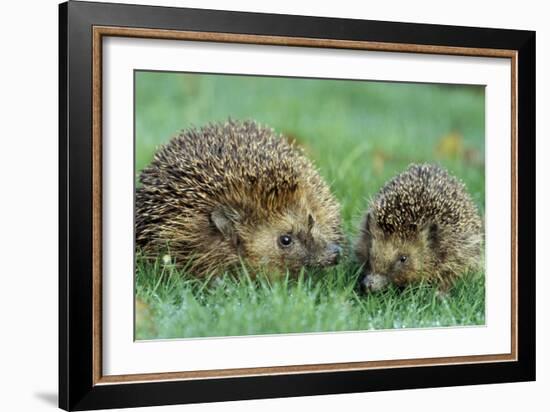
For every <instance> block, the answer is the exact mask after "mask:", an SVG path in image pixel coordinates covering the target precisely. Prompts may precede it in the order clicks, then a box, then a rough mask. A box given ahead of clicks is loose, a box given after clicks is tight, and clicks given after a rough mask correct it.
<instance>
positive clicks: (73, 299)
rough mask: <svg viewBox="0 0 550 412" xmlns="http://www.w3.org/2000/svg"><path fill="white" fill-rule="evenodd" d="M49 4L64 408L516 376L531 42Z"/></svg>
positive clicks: (529, 374) (438, 28)
mask: <svg viewBox="0 0 550 412" xmlns="http://www.w3.org/2000/svg"><path fill="white" fill-rule="evenodd" d="M59 12H60V13H59V23H60V25H59V39H60V48H59V50H60V53H59V62H60V66H59V67H60V69H59V75H60V77H59V79H60V82H59V85H60V90H59V96H60V99H59V124H60V134H59V139H60V145H59V159H60V161H59V165H60V173H59V186H60V191H59V196H60V198H59V207H60V210H59V212H60V223H59V234H60V236H59V251H60V254H59V263H60V265H59V326H60V327H59V355H60V356H59V372H60V373H59V388H60V389H59V404H60V406H61V407H62V408H64V409H66V410H89V409H105V408H117V407H120V408H122V407H133V406H134V407H135V406H152V405H173V404H179V403H195V402H220V401H227V400H240V399H260V398H273V397H291V396H308V395H323V394H336V393H357V392H363V391H380V390H395V389H406V388H408V389H411V388H427V387H441V386H452V385H473V384H487V383H499V382H519V381H527V380H534V379H535V300H534V296H535V277H534V273H535V268H534V262H535V259H534V251H535V247H534V246H535V245H534V244H535V236H534V229H533V228H534V227H535V217H534V216H535V214H534V199H535V189H534V184H533V182H534V181H535V168H534V153H535V135H534V130H535V129H534V125H535V81H534V71H535V64H534V63H535V33H534V32H531V31H518V30H506V29H486V28H472V27H458V26H444V25H426V24H413V23H395V22H382V21H364V20H355V19H334V18H318V17H316V18H313V17H308V16H287V15H270V14H262V13H244V12H226V11H215V10H203V9H185V8H172V7H171V8H165V7H149V6H144V5H122V4H112V3H90V2H78V1H71V2H68V3H64V4H62V5H60V9H59ZM334 348H336V350H335V349H334Z"/></svg>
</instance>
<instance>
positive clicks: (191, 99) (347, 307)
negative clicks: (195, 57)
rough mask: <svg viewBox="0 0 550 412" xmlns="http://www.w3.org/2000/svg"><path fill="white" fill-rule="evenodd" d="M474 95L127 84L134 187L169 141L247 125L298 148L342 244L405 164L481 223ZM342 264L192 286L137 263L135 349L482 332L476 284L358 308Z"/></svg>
mask: <svg viewBox="0 0 550 412" xmlns="http://www.w3.org/2000/svg"><path fill="white" fill-rule="evenodd" d="M484 104H485V102H484V93H483V88H481V87H473V86H438V85H424V84H400V83H383V82H357V81H338V80H309V79H285V78H267V77H241V76H213V75H191V74H178V73H154V72H136V125H135V126H136V179H137V176H138V174H139V171H140V170H141V169H142V168H143V167H144V166H146V165H147V164H148V163H149V162H150V161H151V159H152V156H153V154H154V152H155V150H156V148H157V147H158V146H159V145H160V144H163V143H165V142H167V141H168V140H169V139H170V137H171V136H173V135H174V134H175V133H177V131H179V130H181V129H184V128H188V127H193V126H197V127H199V126H201V125H203V124H205V123H208V122H211V121H224V120H226V119H227V118H228V117H232V118H234V119H255V120H256V121H258V122H260V123H263V124H267V125H269V126H271V127H273V128H274V129H275V130H276V131H277V132H280V133H283V134H285V135H286V136H288V137H289V138H291V139H294V140H296V142H297V143H298V144H299V145H301V146H302V147H303V148H304V149H305V151H306V153H307V154H308V156H309V157H310V158H312V159H313V161H314V162H315V164H316V165H317V167H318V168H319V170H320V172H321V174H322V175H323V176H324V177H325V179H326V180H327V181H328V182H329V184H330V186H331V188H332V190H333V192H334V194H335V195H336V197H337V198H338V200H339V201H340V202H341V204H342V217H343V221H344V229H345V231H346V234H347V236H348V237H349V239H350V240H352V239H353V238H354V236H355V234H356V231H357V225H358V222H359V221H360V219H361V216H362V213H363V211H364V209H365V207H366V205H367V201H368V199H369V197H370V196H372V195H373V194H375V193H376V191H377V190H378V189H380V187H381V186H382V185H383V184H384V182H385V181H386V180H387V179H389V178H390V177H392V176H393V175H395V174H396V173H399V172H400V171H402V170H404V169H405V168H406V167H407V166H408V165H409V164H410V163H413V162H436V163H439V164H441V165H443V166H445V167H446V168H448V169H449V170H450V171H451V172H452V173H454V174H455V175H456V176H458V177H460V178H461V179H462V180H463V181H464V182H465V183H466V185H467V187H468V189H469V191H470V193H471V194H472V197H473V198H474V201H475V202H476V204H477V205H478V207H479V209H480V212H481V213H482V215H483V213H484V199H485V178H484V166H485V165H484ZM357 276H358V273H357V267H356V266H355V265H354V264H353V262H345V263H343V264H342V265H339V266H338V267H336V268H332V269H329V270H327V271H324V272H322V273H304V275H303V276H301V277H300V278H299V279H297V280H293V279H280V280H276V281H274V280H271V281H270V280H269V278H268V276H267V275H266V274H259V276H258V278H257V279H256V280H254V281H252V280H250V277H249V276H248V274H247V273H242V274H241V275H240V276H239V277H238V278H237V279H234V278H231V277H228V276H227V277H224V278H222V279H219V280H216V281H214V282H209V283H208V282H206V281H204V280H197V279H195V278H194V277H193V276H192V275H189V274H186V273H182V272H181V270H178V269H177V268H174V267H172V266H170V265H163V264H162V262H161V261H160V260H159V261H158V262H156V263H153V264H151V263H147V262H145V261H144V260H143V259H140V257H139V254H138V255H137V258H136V338H137V339H152V338H176V337H180V338H181V337H200V336H227V335H247V334H264V333H292V332H319V331H336V330H364V329H382V328H384V329H385V328H403V327H433V326H453V325H467V324H483V323H484V322H485V317H484V311H485V304H484V293H485V291H484V274H483V273H476V274H468V276H466V277H465V278H464V280H462V281H460V282H459V283H458V284H457V285H456V286H455V287H454V288H453V290H452V291H451V293H450V295H449V296H448V297H447V298H445V299H440V298H439V297H438V296H437V295H436V291H435V290H434V289H433V288H431V287H428V286H426V285H419V286H415V287H410V288H408V289H406V290H405V291H404V292H398V291H396V290H393V289H390V290H388V291H387V292H386V293H381V294H376V295H369V296H367V297H364V296H359V295H358V294H357V293H356V290H355V283H356V278H357Z"/></svg>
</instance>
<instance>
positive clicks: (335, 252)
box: [327, 243, 342, 265]
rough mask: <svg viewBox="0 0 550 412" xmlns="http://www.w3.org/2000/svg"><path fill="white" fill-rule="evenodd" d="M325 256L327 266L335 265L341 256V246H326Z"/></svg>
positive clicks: (331, 244) (334, 244)
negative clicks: (326, 256) (326, 257)
mask: <svg viewBox="0 0 550 412" xmlns="http://www.w3.org/2000/svg"><path fill="white" fill-rule="evenodd" d="M327 255H328V263H329V265H336V264H337V263H338V262H339V260H340V257H341V256H342V246H340V245H339V244H338V243H330V244H329V245H328V246H327Z"/></svg>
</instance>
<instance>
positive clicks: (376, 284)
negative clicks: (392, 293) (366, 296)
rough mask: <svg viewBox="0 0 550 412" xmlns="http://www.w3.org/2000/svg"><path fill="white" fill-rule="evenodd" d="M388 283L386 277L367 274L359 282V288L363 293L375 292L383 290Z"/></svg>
mask: <svg viewBox="0 0 550 412" xmlns="http://www.w3.org/2000/svg"><path fill="white" fill-rule="evenodd" d="M388 283H389V279H388V277H387V276H384V275H378V274H376V273H369V274H367V275H365V276H364V277H363V278H362V279H361V280H360V282H359V288H360V289H361V291H362V292H363V293H369V292H377V291H379V290H382V289H384V288H385V287H386V286H387V285H388Z"/></svg>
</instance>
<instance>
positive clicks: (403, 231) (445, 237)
mask: <svg viewBox="0 0 550 412" xmlns="http://www.w3.org/2000/svg"><path fill="white" fill-rule="evenodd" d="M481 229H482V223H481V219H480V217H479V214H478V211H477V208H476V206H475V204H474V203H473V201H472V199H471V197H470V195H469V194H468V192H467V191H466V188H465V186H464V184H463V183H462V182H461V181H459V180H458V179H456V178H455V177H453V176H451V175H450V174H449V173H447V172H446V171H445V170H444V169H442V168H440V167H438V166H434V165H429V164H422V165H411V166H410V167H409V168H408V169H407V170H406V171H405V172H403V173H401V174H400V175H398V176H396V177H394V178H393V179H391V180H390V181H389V182H387V183H386V184H385V185H384V187H383V188H382V189H381V190H380V191H379V192H378V193H377V194H376V195H375V197H374V198H373V199H372V201H371V202H370V207H369V209H368V211H367V212H366V214H365V218H364V220H363V223H362V226H361V232H360V236H359V239H358V240H357V242H356V245H355V252H356V256H357V258H358V260H359V261H360V262H361V263H362V264H363V265H364V266H363V268H364V276H363V277H362V278H361V280H360V282H361V284H360V286H361V288H362V289H363V290H365V291H377V290H381V289H383V288H385V287H386V286H387V285H388V284H390V283H394V284H396V285H398V286H404V285H406V284H409V283H412V282H417V281H420V280H426V281H428V282H433V283H436V284H437V285H438V286H439V288H440V290H442V291H446V290H447V289H448V288H449V286H451V285H452V283H453V280H454V279H456V278H457V277H459V276H461V275H462V274H464V273H465V272H467V271H468V270H475V269H477V268H479V266H480V264H481V245H482V230H481Z"/></svg>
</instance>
